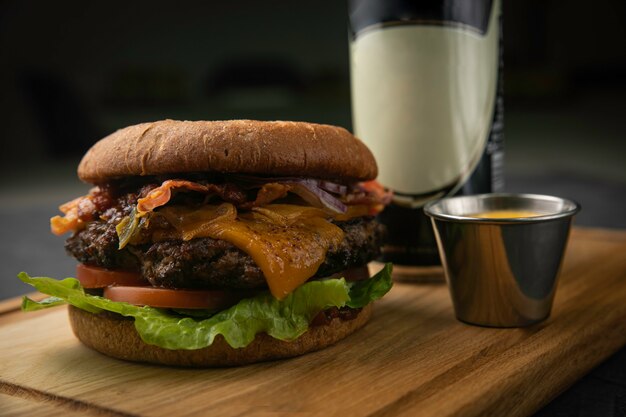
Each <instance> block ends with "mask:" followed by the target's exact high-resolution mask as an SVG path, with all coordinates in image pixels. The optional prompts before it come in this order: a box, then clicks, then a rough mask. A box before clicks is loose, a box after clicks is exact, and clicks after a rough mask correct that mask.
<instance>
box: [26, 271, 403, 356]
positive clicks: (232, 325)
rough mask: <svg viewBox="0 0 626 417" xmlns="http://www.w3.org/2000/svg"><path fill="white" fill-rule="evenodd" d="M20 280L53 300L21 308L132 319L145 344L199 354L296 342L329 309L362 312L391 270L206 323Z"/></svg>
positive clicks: (61, 284)
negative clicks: (267, 340)
mask: <svg viewBox="0 0 626 417" xmlns="http://www.w3.org/2000/svg"><path fill="white" fill-rule="evenodd" d="M18 277H19V278H20V279H21V280H22V281H24V282H25V283H27V284H30V285H32V286H33V287H35V288H36V289H37V290H39V291H40V292H42V293H45V294H48V295H51V296H52V297H51V298H48V299H46V300H44V301H41V302H36V301H33V300H30V299H28V298H27V297H24V300H23V303H22V308H23V310H25V311H33V310H38V309H42V308H47V307H52V306H54V305H59V304H61V300H64V301H65V302H67V303H68V304H71V305H73V306H75V307H78V308H81V309H83V310H86V311H89V312H90V313H99V312H101V311H102V310H106V311H111V312H114V313H118V314H121V315H123V316H126V317H133V318H134V319H135V328H136V329H137V332H138V333H139V335H140V336H141V338H142V340H143V341H144V342H146V343H149V344H153V345H157V346H160V347H162V348H166V349H201V348H203V347H206V346H210V345H211V344H212V343H213V340H214V339H215V337H216V336H217V335H218V334H221V335H222V336H223V337H224V339H225V340H226V342H227V343H228V344H229V345H230V346H232V347H234V348H241V347H245V346H247V345H248V344H249V343H251V342H252V340H254V337H255V335H256V334H258V333H267V334H268V335H270V336H272V337H274V338H276V339H280V340H294V339H296V338H298V337H299V336H300V335H302V334H303V333H304V332H306V331H307V329H308V328H309V323H310V322H311V320H312V319H313V317H315V315H316V314H317V313H319V312H320V311H322V310H325V309H327V308H330V307H343V306H346V305H347V306H350V307H354V308H359V307H364V306H365V305H367V304H369V303H370V302H372V301H374V300H377V299H378V298H380V297H382V296H383V295H384V294H385V293H387V291H389V290H390V289H391V285H392V282H391V265H390V264H389V265H387V266H385V268H383V270H382V271H380V272H379V273H378V274H376V275H375V276H373V277H372V278H370V279H367V280H363V281H358V282H355V283H347V282H346V281H345V280H344V279H343V278H341V279H327V280H320V281H311V282H307V283H305V284H304V285H302V286H300V287H299V288H297V289H296V290H295V291H293V292H292V293H291V294H289V295H288V296H287V297H285V299H283V300H277V299H276V298H274V297H272V295H271V294H270V293H269V292H263V293H260V294H258V295H256V296H254V297H251V298H246V299H243V300H241V301H240V302H239V303H237V304H236V305H234V306H232V307H230V308H228V309H226V310H223V311H220V312H218V313H216V314H215V315H213V316H211V317H209V318H201V317H183V316H181V315H180V313H179V312H178V313H177V312H171V311H170V310H165V309H158V308H153V307H148V306H145V307H138V306H134V305H131V304H128V303H122V302H116V301H111V300H108V299H106V298H102V297H98V296H93V295H89V294H85V292H84V291H83V289H82V287H81V286H80V283H79V282H78V280H76V279H74V278H66V279H64V280H60V281H59V280H56V279H53V278H46V277H30V276H29V275H28V274H26V273H25V272H22V273H20V274H19V275H18Z"/></svg>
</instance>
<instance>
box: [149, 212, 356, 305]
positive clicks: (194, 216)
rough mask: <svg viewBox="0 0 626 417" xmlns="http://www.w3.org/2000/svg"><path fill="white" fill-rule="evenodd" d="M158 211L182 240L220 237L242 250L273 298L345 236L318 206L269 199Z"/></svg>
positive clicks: (315, 266)
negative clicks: (246, 207)
mask: <svg viewBox="0 0 626 417" xmlns="http://www.w3.org/2000/svg"><path fill="white" fill-rule="evenodd" d="M159 214H160V215H163V216H165V218H166V219H167V220H168V222H169V223H170V224H171V225H172V226H173V227H174V228H175V229H176V230H177V232H178V233H180V237H181V238H182V239H183V240H190V239H194V238H198V237H210V238H213V239H221V240H224V241H226V242H229V243H232V244H233V245H234V246H236V247H237V248H239V249H241V250H242V251H244V252H246V253H247V254H248V255H250V256H251V257H252V259H253V260H254V262H256V264H257V265H258V266H259V268H261V271H262V272H263V274H264V275H265V279H266V280H267V284H268V286H269V288H270V291H271V293H272V295H273V296H274V297H276V298H278V299H283V298H285V297H286V296H287V295H288V294H289V293H291V292H292V291H293V290H294V289H296V288H297V287H298V286H300V285H302V284H303V283H304V282H305V281H307V280H308V279H309V278H311V277H312V276H313V275H315V273H316V272H317V269H318V268H319V266H320V265H321V264H322V262H324V259H325V257H326V252H327V251H328V249H329V248H331V247H336V246H338V245H339V244H340V243H341V241H342V240H343V237H344V234H343V231H342V230H341V228H339V227H337V226H336V225H334V224H332V223H331V222H330V221H329V215H328V214H327V213H326V212H324V211H323V210H320V209H318V208H314V207H305V206H297V205H291V204H270V205H266V206H264V207H255V208H253V209H252V211H249V212H244V213H237V209H236V208H235V207H234V206H233V205H232V204H230V203H223V204H220V205H207V206H202V207H200V208H197V209H189V208H185V207H164V208H163V209H161V210H160V211H159Z"/></svg>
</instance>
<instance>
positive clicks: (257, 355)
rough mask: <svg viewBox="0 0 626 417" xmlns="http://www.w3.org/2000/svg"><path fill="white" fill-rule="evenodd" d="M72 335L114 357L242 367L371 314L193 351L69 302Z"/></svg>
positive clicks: (334, 333)
mask: <svg viewBox="0 0 626 417" xmlns="http://www.w3.org/2000/svg"><path fill="white" fill-rule="evenodd" d="M69 315H70V323H71V325H72V329H73V330H74V334H75V335H76V337H78V339H79V340H80V341H81V342H83V343H84V344H85V345H87V346H88V347H90V348H92V349H94V350H96V351H98V352H100V353H103V354H105V355H108V356H112V357H114V358H118V359H124V360H129V361H135V362H148V363H156V364H162V365H174V366H187V367H198V368H200V367H221V366H236V365H245V364H250V363H255V362H262V361H268V360H273V359H280V358H288V357H292V356H299V355H302V354H304V353H307V352H312V351H315V350H319V349H322V348H325V347H327V346H329V345H332V344H333V343H336V342H338V341H339V340H341V339H343V338H345V337H346V336H348V335H349V334H351V333H353V332H354V331H356V330H358V329H360V328H361V327H363V326H364V325H365V323H367V321H368V320H369V319H370V317H371V315H372V305H371V304H369V305H367V306H365V307H363V309H361V311H360V312H359V313H358V315H357V316H356V317H355V318H353V319H352V320H342V319H341V318H334V319H332V321H331V322H330V323H329V324H325V325H320V326H314V327H311V328H309V330H308V331H307V332H306V333H304V334H303V335H302V336H300V337H299V338H298V339H296V340H294V341H292V342H285V341H281V340H277V339H274V338H272V337H270V336H268V335H266V334H264V333H263V334H258V335H257V336H256V338H255V339H254V340H253V341H252V343H250V344H249V345H248V346H246V347H245V348H241V349H235V348H232V347H230V346H229V345H228V344H227V343H226V341H225V340H224V338H223V337H222V336H217V337H216V338H215V340H214V341H213V344H212V345H211V346H209V347H206V348H203V349H197V350H168V349H163V348H160V347H158V346H154V345H149V344H146V343H144V342H143V341H142V340H141V338H140V337H139V334H138V333H137V332H136V331H135V325H134V323H133V321H132V320H129V319H124V318H122V316H118V317H116V316H115V315H113V313H100V314H93V313H89V312H87V311H84V310H81V309H79V308H76V307H73V306H71V305H70V306H69Z"/></svg>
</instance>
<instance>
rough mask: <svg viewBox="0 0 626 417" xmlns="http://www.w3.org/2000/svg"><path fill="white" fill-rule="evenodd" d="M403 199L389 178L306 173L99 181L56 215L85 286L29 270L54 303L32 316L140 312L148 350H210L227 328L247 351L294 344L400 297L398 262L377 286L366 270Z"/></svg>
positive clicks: (30, 304)
mask: <svg viewBox="0 0 626 417" xmlns="http://www.w3.org/2000/svg"><path fill="white" fill-rule="evenodd" d="M389 200H390V194H389V193H388V192H386V191H385V190H383V189H382V187H380V186H379V185H378V184H377V183H375V182H369V183H360V184H350V185H345V184H338V183H334V182H330V181H325V180H314V179H302V178H261V177H251V176H239V175H237V176H236V175H230V176H228V175H225V176H214V177H207V176H205V175H200V174H198V175H185V177H181V178H157V177H142V178H131V179H126V180H119V181H115V182H111V183H107V184H102V185H98V186H96V187H94V188H93V189H92V190H91V191H90V192H89V194H88V195H86V196H83V197H80V198H77V199H75V200H73V201H70V202H68V203H66V204H64V205H62V206H61V207H60V210H61V211H62V213H63V216H56V217H54V218H52V219H51V228H52V231H53V233H55V234H57V235H61V234H64V233H66V232H71V233H72V235H71V237H70V238H69V239H68V240H67V242H66V249H67V251H68V253H69V254H70V255H72V256H74V257H75V258H76V259H77V260H78V261H79V262H81V264H80V265H79V267H78V270H77V278H78V280H76V279H73V278H68V279H66V280H63V281H57V280H54V279H52V278H44V277H40V278H31V277H29V276H28V275H27V274H25V273H22V274H20V279H22V280H23V281H24V282H26V283H28V284H31V285H33V286H35V287H36V288H37V289H38V290H39V291H41V292H43V293H46V294H49V295H51V296H52V297H50V298H48V299H46V300H44V301H41V302H34V301H32V300H30V299H27V298H25V299H24V303H23V308H24V309H25V310H36V309H40V308H45V307H50V306H54V305H57V304H62V303H70V304H72V305H74V306H75V307H78V308H81V309H83V310H86V311H88V312H91V313H99V312H103V311H107V312H112V313H116V314H119V315H121V316H124V317H131V318H133V319H134V321H135V328H136V329H137V331H138V333H139V334H140V336H141V337H142V339H143V340H144V341H145V342H146V343H151V344H155V345H157V346H161V347H164V348H167V349H199V348H202V347H206V346H208V345H210V344H211V343H212V341H213V339H214V337H216V335H218V334H219V335H222V336H223V337H224V338H225V339H226V341H227V342H228V343H229V344H230V345H231V346H233V347H243V346H246V345H247V344H248V343H250V342H251V341H252V339H254V335H255V334H257V333H260V332H264V333H267V334H269V335H270V336H272V337H275V338H277V339H281V340H293V339H295V338H297V337H298V336H300V335H301V334H302V333H303V332H304V331H306V329H307V328H308V327H309V326H314V325H321V324H325V323H328V322H330V321H331V320H334V319H341V320H350V319H352V318H354V317H356V315H357V314H358V311H359V309H361V308H362V307H364V306H365V305H367V304H368V303H370V302H372V301H374V300H376V299H378V298H380V297H382V296H383V295H384V294H385V293H386V292H387V291H389V289H390V288H391V276H390V273H391V268H390V266H387V267H385V268H384V269H383V270H382V271H380V272H379V273H378V274H377V275H376V276H374V277H372V278H369V277H368V276H367V268H366V267H365V266H364V265H366V263H367V262H369V261H370V260H373V259H374V258H375V257H376V256H377V255H378V254H379V247H380V244H381V240H382V237H383V234H384V231H383V229H382V226H380V225H379V224H378V223H377V222H376V220H375V215H376V214H377V213H378V212H379V211H380V210H382V208H383V207H384V205H385V204H387V203H388V202H389ZM355 271H356V274H355ZM346 278H347V279H348V280H346ZM355 280H356V281H355Z"/></svg>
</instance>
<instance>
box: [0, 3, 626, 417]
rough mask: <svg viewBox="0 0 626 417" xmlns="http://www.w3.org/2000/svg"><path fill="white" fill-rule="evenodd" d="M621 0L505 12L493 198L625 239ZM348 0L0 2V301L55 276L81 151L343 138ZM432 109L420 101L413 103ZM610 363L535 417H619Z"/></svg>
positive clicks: (617, 381)
mask: <svg viewBox="0 0 626 417" xmlns="http://www.w3.org/2000/svg"><path fill="white" fill-rule="evenodd" d="M625 22H626V2H623V1H618V0H615V1H610V0H596V1H594V2H587V1H582V0H575V1H568V2H564V1H556V0H551V1H541V0H533V1H519V0H518V1H515V0H508V1H505V2H504V60H505V64H504V65H505V71H504V82H505V148H506V159H505V169H506V178H505V179H506V189H507V190H508V191H516V192H536V193H547V194H555V195H559V196H563V197H569V198H573V199H575V200H578V201H579V202H581V203H582V205H583V211H582V212H581V213H580V215H579V216H577V219H576V223H577V224H578V225H586V226H596V227H617V228H626V216H625V214H626V194H625V191H626V142H625V129H624V127H625V122H624V119H625V117H626V111H625V110H626V105H625V104H624V100H625V93H626V53H625V51H626V43H625V42H624V40H625V39H626V23H625ZM349 88H350V85H349V55H348V28H347V5H346V3H345V1H343V0H316V1H313V0H301V1H290V0H281V1H263V2H261V1H254V0H233V1H229V2H217V1H214V2H165V1H153V2H112V1H107V2H44V1H39V2H36V1H17V0H14V1H0V91H1V92H0V145H1V148H0V230H1V233H0V260H1V262H0V299H2V298H7V297H10V296H15V295H18V294H21V293H24V292H27V291H29V289H28V288H26V287H24V286H22V285H20V283H19V282H17V280H16V278H15V275H16V273H17V272H18V271H20V270H27V271H28V272H29V273H31V274H35V275H48V276H56V277H61V276H68V275H72V273H73V266H74V262H73V261H72V260H71V259H69V258H67V257H66V256H65V255H64V251H63V248H62V239H61V238H57V237H54V236H52V235H50V234H49V233H48V219H49V217H50V216H51V215H53V214H55V211H56V206H58V205H59V204H60V203H63V202H64V201H67V200H69V199H71V198H73V197H75V196H77V195H80V194H81V193H82V192H84V191H85V190H86V189H87V186H86V185H84V184H81V183H80V182H79V181H78V180H77V179H76V178H75V167H76V164H77V163H78V160H79V158H80V156H81V155H82V153H83V152H84V151H85V150H86V149H87V148H88V147H89V146H90V145H91V144H93V143H94V142H95V141H96V140H98V139H100V138H101V137H103V136H105V135H106V134H108V133H110V132H112V131H114V130H115V129H118V128H121V127H124V126H127V125H130V124H134V123H138V122H144V121H150V120H158V119H163V118H173V119H190V120H193V119H206V120H211V119H231V118H253V119H262V120H272V119H283V120H290V119H291V120H307V121H313V122H322V123H331V124H337V125H341V126H344V127H346V128H348V129H350V128H351V120H350V118H351V116H350V90H349ZM424 99H426V100H427V99H428V98H424ZM625 363H626V353H625V352H624V350H622V351H621V352H620V353H618V354H617V355H616V356H614V357H613V358H612V359H611V360H610V361H609V362H607V364H605V365H604V366H603V367H601V368H599V369H598V370H596V371H594V373H592V374H591V375H590V376H588V377H587V378H585V379H584V380H582V381H581V382H580V383H579V384H577V385H576V386H574V387H573V388H572V389H571V390H569V391H568V392H567V393H565V394H564V395H563V396H561V397H560V398H559V399H557V400H556V401H555V402H553V403H552V404H550V405H549V406H548V407H547V408H545V409H544V410H543V411H542V412H541V413H540V414H541V415H578V416H587V415H589V416H595V415H625V414H626V411H625V410H626V388H625V381H626V371H625V369H626V365H625Z"/></svg>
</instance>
